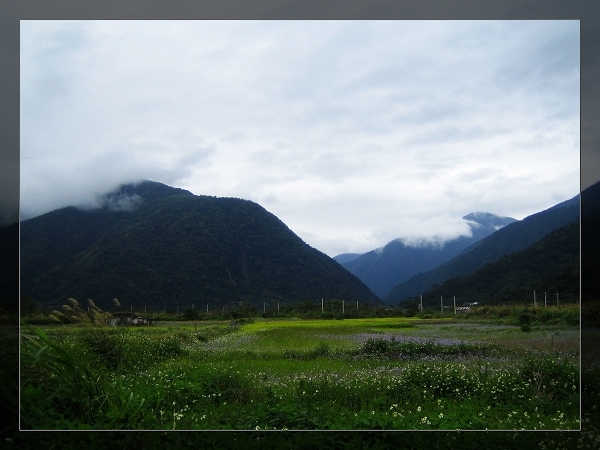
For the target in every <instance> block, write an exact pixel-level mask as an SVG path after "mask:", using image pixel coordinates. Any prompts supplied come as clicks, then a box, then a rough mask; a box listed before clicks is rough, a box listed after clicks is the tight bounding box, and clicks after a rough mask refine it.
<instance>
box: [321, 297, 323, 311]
mask: <svg viewBox="0 0 600 450" xmlns="http://www.w3.org/2000/svg"><path fill="white" fill-rule="evenodd" d="M321 313H323V297H321Z"/></svg>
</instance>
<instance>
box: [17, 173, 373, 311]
mask: <svg viewBox="0 0 600 450" xmlns="http://www.w3.org/2000/svg"><path fill="white" fill-rule="evenodd" d="M136 196H137V197H136ZM138 197H139V198H138ZM101 200H102V201H99V205H100V206H99V207H98V208H96V209H90V210H82V209H78V208H74V207H67V208H61V209H59V210H55V211H52V212H50V213H47V214H44V215H42V216H39V217H37V218H33V219H29V220H27V221H24V222H22V223H21V263H22V264H21V280H22V292H23V293H24V294H27V295H30V296H31V297H33V298H34V299H35V300H36V301H38V302H39V303H40V304H42V305H44V306H51V305H52V306H55V307H56V306H57V305H60V304H61V303H62V302H64V300H65V299H66V298H68V297H75V298H92V299H93V300H94V301H95V302H97V304H98V305H99V306H100V307H106V306H109V307H110V304H111V300H112V298H114V297H116V298H119V299H120V300H121V302H122V303H125V304H131V305H133V306H134V307H142V306H145V305H147V306H150V307H153V308H157V307H160V308H161V309H162V307H163V301H164V299H163V295H165V296H167V298H168V299H169V301H170V303H173V301H174V298H177V302H178V304H179V306H180V308H185V307H190V306H191V305H200V304H210V305H212V307H223V308H224V307H226V306H230V305H233V304H238V302H240V301H241V302H250V303H254V304H255V305H259V304H260V305H261V306H262V304H263V301H265V302H267V303H269V304H271V303H274V302H283V303H286V302H288V303H289V302H292V303H293V302H296V301H304V300H307V299H310V298H314V299H317V298H319V299H320V298H321V297H325V298H345V299H346V300H351V301H357V300H358V301H361V302H370V303H380V300H379V299H378V298H377V297H376V296H375V295H374V294H373V293H372V292H371V291H370V290H369V289H368V288H367V287H366V286H365V285H364V284H363V283H362V282H360V280H358V279H357V278H356V277H355V276H354V275H352V274H351V273H349V272H347V271H346V270H345V269H344V268H343V267H341V266H340V265H339V264H337V263H336V262H335V261H333V260H331V259H330V258H329V257H328V256H326V255H325V254H323V253H321V252H319V251H318V250H316V249H314V248H312V247H310V246H309V245H308V244H306V243H305V242H304V241H302V239H300V238H299V237H298V236H296V235H295V234H294V233H293V232H292V231H291V230H290V229H289V228H288V227H287V226H286V225H285V224H284V223H283V222H281V220H279V219H278V218H277V217H276V216H275V215H273V214H272V213H269V212H268V211H267V210H266V209H264V208H263V207H262V206H260V205H258V204H256V203H254V202H251V201H249V200H242V199H234V198H226V197H225V198H219V197H211V196H196V195H193V194H192V193H190V192H188V191H185V190H182V189H177V188H171V187H169V186H166V185H162V184H160V183H155V182H150V181H143V182H141V183H139V184H129V185H124V186H121V187H119V188H118V189H116V190H115V191H113V192H111V193H108V194H107V195H106V196H104V197H102V198H101ZM175 294H177V296H175ZM171 306H173V305H171ZM271 306H272V305H271Z"/></svg>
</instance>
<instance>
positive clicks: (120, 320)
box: [109, 313, 153, 326]
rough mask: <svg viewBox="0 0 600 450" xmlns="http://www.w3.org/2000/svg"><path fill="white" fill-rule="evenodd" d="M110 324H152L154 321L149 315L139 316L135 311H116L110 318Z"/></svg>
mask: <svg viewBox="0 0 600 450" xmlns="http://www.w3.org/2000/svg"><path fill="white" fill-rule="evenodd" d="M109 324H110V325H111V326H123V325H136V326H141V325H152V324H153V322H152V320H150V319H149V318H147V317H143V316H138V315H137V314H134V313H115V314H113V317H111V318H110V321H109Z"/></svg>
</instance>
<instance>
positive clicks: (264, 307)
mask: <svg viewBox="0 0 600 450" xmlns="http://www.w3.org/2000/svg"><path fill="white" fill-rule="evenodd" d="M266 310H267V304H266V302H263V314H264V313H265V311H266Z"/></svg>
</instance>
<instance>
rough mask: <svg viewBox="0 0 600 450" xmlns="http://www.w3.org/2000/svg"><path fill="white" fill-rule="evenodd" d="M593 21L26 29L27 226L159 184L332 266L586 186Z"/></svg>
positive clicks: (464, 228) (45, 25)
mask: <svg viewBox="0 0 600 450" xmlns="http://www.w3.org/2000/svg"><path fill="white" fill-rule="evenodd" d="M579 39H580V28H579V21H575V20H573V21H568V20H560V21H541V20H536V21H522V20H521V21H173V22H169V21H159V22H153V21H133V22H129V21H21V24H20V145H21V160H20V213H21V219H27V218H31V217H35V216H37V215H39V214H43V213H45V212H48V211H51V210H53V209H56V208H60V207H64V206H68V205H78V206H85V207H89V206H91V205H94V204H95V202H96V200H97V197H98V195H99V194H102V193H104V192H107V191H109V190H111V189H113V188H115V187H116V186H118V185H119V184H121V183H128V182H132V181H138V180H141V179H148V180H152V181H159V182H162V183H165V184H168V185H170V186H175V187H180V188H184V189H187V190H189V191H191V192H193V193H194V194H196V195H214V196H219V197H237V198H244V199H248V200H252V201H255V202H257V203H259V204H260V205H262V206H263V207H264V208H265V209H267V210H268V211H270V212H272V213H273V214H275V215H276V216H277V217H279V218H280V219H281V220H282V221H283V222H284V223H285V224H286V225H287V226H288V227H289V228H290V229H292V231H294V232H295V233H296V234H297V235H298V236H300V237H301V238H302V239H303V240H304V241H305V242H307V243H308V244H309V245H311V246H313V247H315V248H317V249H319V250H321V251H322V252H324V253H326V254H328V255H329V256H335V255H337V254H340V253H348V252H352V253H363V252H366V251H369V250H372V249H374V248H378V247H381V246H383V245H385V244H386V243H388V242H389V241H391V240H393V239H396V238H403V239H405V240H406V242H409V243H412V242H419V240H423V239H425V240H431V239H435V240H437V241H440V240H441V241H443V240H446V239H452V238H456V237H458V236H459V235H465V234H468V233H469V227H468V225H467V224H466V223H465V221H464V220H462V219H461V217H462V216H464V215H466V214H468V213H470V212H473V211H485V212H490V213H494V214H497V215H500V216H508V217H513V218H515V219H519V220H520V219H523V218H524V217H526V216H528V215H530V214H534V213H536V212H539V211H541V210H544V209H547V208H549V207H551V206H553V205H555V204H556V203H559V202H561V201H564V200H567V199H569V198H572V197H573V196H575V195H576V194H577V193H578V192H579V187H580V137H579V130H580V116H579V111H580V56H579V50H580V48H579Z"/></svg>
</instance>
